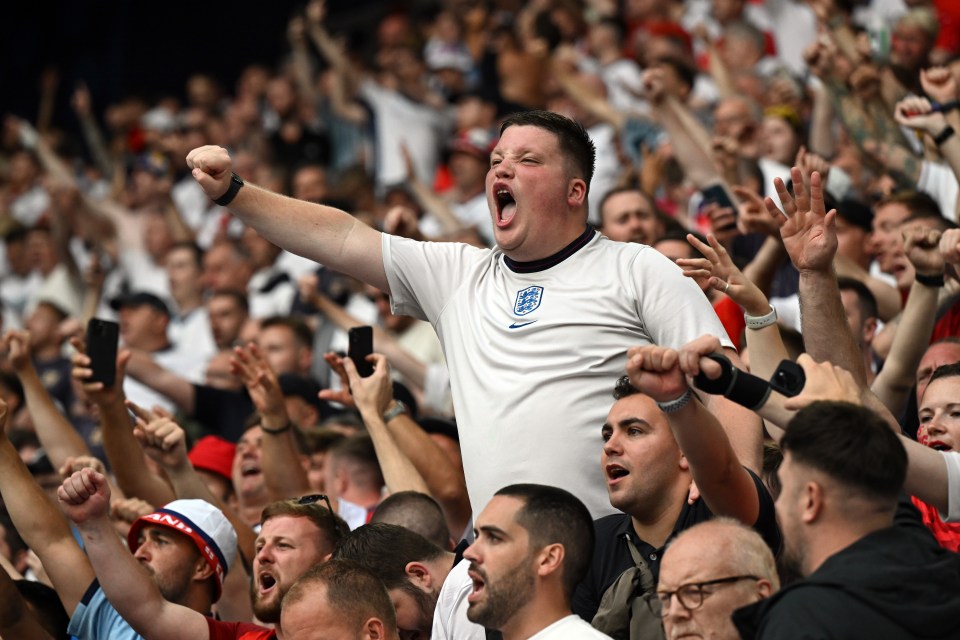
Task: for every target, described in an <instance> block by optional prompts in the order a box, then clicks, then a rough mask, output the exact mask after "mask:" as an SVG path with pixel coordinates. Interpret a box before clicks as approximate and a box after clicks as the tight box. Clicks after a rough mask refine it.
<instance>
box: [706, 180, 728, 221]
mask: <svg viewBox="0 0 960 640" xmlns="http://www.w3.org/2000/svg"><path fill="white" fill-rule="evenodd" d="M700 194H701V195H703V201H704V203H707V202H715V203H716V204H717V206H718V207H720V208H721V209H722V208H724V207H729V208H731V209H733V215H734V216H736V215H737V205H736V203H734V201H733V200H732V199H731V198H730V194H729V193H727V190H726V189H724V188H723V186H722V185H719V184H715V185H713V186H710V187H707V188H706V189H701V190H700Z"/></svg>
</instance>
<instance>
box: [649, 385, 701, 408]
mask: <svg viewBox="0 0 960 640" xmlns="http://www.w3.org/2000/svg"><path fill="white" fill-rule="evenodd" d="M692 398H693V392H692V391H690V388H689V387H687V390H686V391H684V392H683V394H681V395H680V397H679V398H675V399H673V400H669V401H667V402H658V403H657V406H658V407H660V411H663V412H664V413H676V412H677V411H680V409H683V408H684V407H685V406H687V405H688V404H690V400H691V399H692Z"/></svg>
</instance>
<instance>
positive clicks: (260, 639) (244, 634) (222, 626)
mask: <svg viewBox="0 0 960 640" xmlns="http://www.w3.org/2000/svg"><path fill="white" fill-rule="evenodd" d="M207 629H208V630H209V631H210V640H276V637H277V632H276V631H274V630H273V629H267V628H266V627H261V626H259V625H255V624H250V623H249V622H221V621H220V620H214V619H213V618H207Z"/></svg>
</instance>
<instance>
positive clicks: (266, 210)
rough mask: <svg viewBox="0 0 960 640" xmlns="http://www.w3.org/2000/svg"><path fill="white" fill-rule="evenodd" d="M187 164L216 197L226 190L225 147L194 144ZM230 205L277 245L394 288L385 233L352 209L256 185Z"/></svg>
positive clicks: (228, 175)
mask: <svg viewBox="0 0 960 640" xmlns="http://www.w3.org/2000/svg"><path fill="white" fill-rule="evenodd" d="M187 166H189V167H190V169H191V170H192V171H193V177H194V179H196V181H197V182H198V183H199V184H200V186H201V187H202V188H203V190H204V192H206V194H207V195H208V196H209V197H210V198H211V199H214V200H216V199H219V198H221V197H222V196H223V195H224V194H226V193H227V189H228V188H229V187H230V183H231V179H232V178H231V171H232V168H233V163H232V162H231V160H230V155H229V154H228V153H227V150H226V149H224V148H222V147H215V146H209V145H208V146H205V147H200V148H198V149H194V150H193V151H191V152H190V154H189V155H188V156H187ZM229 208H230V211H231V212H232V213H234V214H235V215H237V216H238V217H239V218H240V219H241V220H243V221H244V222H245V223H247V224H249V225H250V226H252V227H254V228H255V229H256V230H257V231H259V232H260V235H262V236H263V237H264V238H266V239H267V240H269V241H270V242H272V243H274V244H275V245H277V246H279V247H283V248H284V249H287V250H288V251H291V252H293V253H296V254H298V255H301V256H304V257H306V258H310V259H311V260H315V261H317V262H319V263H320V264H323V265H325V266H327V267H330V268H331V269H334V270H335V271H341V272H343V273H346V274H348V275H351V276H353V277H355V278H358V279H360V280H363V281H364V282H367V283H369V284H372V285H373V286H375V287H377V288H378V289H380V290H381V291H390V285H389V283H388V282H387V274H386V271H385V269H384V265H383V252H382V248H381V245H380V235H381V234H380V232H379V231H376V230H374V229H371V228H370V227H368V226H367V225H365V224H363V223H362V222H360V221H359V220H357V219H356V218H354V217H353V216H351V215H350V214H348V213H346V212H344V211H341V210H339V209H335V208H333V207H327V206H324V205H319V204H313V203H310V202H303V201H301V200H294V199H293V198H287V197H286V196H282V195H280V194H277V193H272V192H270V191H267V190H266V189H261V188H260V187H257V186H256V185H253V184H247V185H245V186H244V187H242V188H241V189H240V191H239V192H238V193H237V195H236V197H235V198H234V199H233V201H232V202H230V205H229Z"/></svg>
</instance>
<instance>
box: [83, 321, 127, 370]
mask: <svg viewBox="0 0 960 640" xmlns="http://www.w3.org/2000/svg"><path fill="white" fill-rule="evenodd" d="M119 340H120V325H119V324H117V323H116V322H110V321H109V320H101V319H100V318H91V319H90V322H88V323H87V355H88V356H89V357H90V368H91V369H92V370H93V375H92V376H91V377H90V382H102V383H103V384H104V386H106V387H112V386H113V383H114V382H115V381H116V378H117V343H118V342H119Z"/></svg>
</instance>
